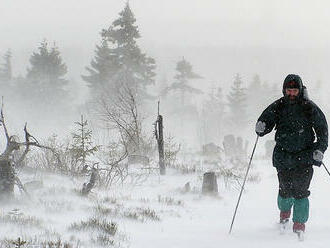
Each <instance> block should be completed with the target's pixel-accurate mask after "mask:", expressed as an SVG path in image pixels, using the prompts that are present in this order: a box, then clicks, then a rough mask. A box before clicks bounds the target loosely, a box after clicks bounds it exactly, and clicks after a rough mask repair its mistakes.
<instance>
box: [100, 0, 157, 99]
mask: <svg viewBox="0 0 330 248" xmlns="http://www.w3.org/2000/svg"><path fill="white" fill-rule="evenodd" d="M135 22H136V19H135V17H134V14H133V12H132V10H131V8H130V6H129V3H126V6H125V8H124V10H123V11H121V12H120V13H119V18H118V19H116V20H115V21H114V22H113V23H112V25H111V26H110V27H109V28H108V29H107V30H105V29H104V30H103V31H102V33H101V35H102V37H103V38H104V39H106V40H107V41H108V42H109V45H110V49H111V54H113V55H114V56H115V57H114V59H115V60H116V64H118V69H116V70H115V71H114V72H115V73H114V75H113V77H112V80H113V83H114V84H115V86H116V87H117V88H119V87H120V86H122V85H123V84H125V85H127V86H128V87H130V88H131V89H132V90H134V91H136V94H137V96H139V97H141V98H143V99H144V98H146V97H148V96H149V95H148V94H147V92H146V86H148V85H151V84H154V77H155V75H156V74H155V72H154V70H155V68H156V64H155V60H154V59H153V58H151V57H148V56H147V55H146V54H145V53H143V52H142V51H141V49H140V48H139V46H138V45H137V39H139V38H140V37H141V36H140V33H139V30H138V26H137V25H136V24H135Z"/></svg>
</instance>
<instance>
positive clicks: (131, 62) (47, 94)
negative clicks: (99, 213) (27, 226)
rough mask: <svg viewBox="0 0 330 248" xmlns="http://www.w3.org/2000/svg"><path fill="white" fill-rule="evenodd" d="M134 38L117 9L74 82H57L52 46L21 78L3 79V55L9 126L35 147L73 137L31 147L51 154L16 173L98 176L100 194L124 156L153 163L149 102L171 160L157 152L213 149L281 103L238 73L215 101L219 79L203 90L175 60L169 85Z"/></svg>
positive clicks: (129, 17) (193, 71)
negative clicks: (30, 127) (30, 132)
mask: <svg viewBox="0 0 330 248" xmlns="http://www.w3.org/2000/svg"><path fill="white" fill-rule="evenodd" d="M140 37H141V35H140V32H139V29H138V26H137V24H136V19H135V17H134V14H133V12H132V10H131V8H130V6H129V4H128V3H127V4H126V6H125V7H124V9H123V10H122V11H121V12H120V13H119V17H117V18H116V19H114V21H113V22H112V24H111V25H110V26H109V27H107V28H105V29H103V30H101V32H100V37H99V43H98V44H97V45H96V47H95V51H94V57H93V59H92V60H91V62H90V64H89V65H86V68H85V71H84V72H82V75H81V76H80V80H78V81H73V80H69V79H68V78H67V73H68V70H69V68H68V67H67V66H66V63H65V61H63V59H62V56H61V52H60V49H59V47H58V46H57V44H56V43H49V42H48V41H47V40H42V41H41V43H40V44H39V45H38V47H37V48H36V49H35V51H34V52H33V53H32V54H31V56H30V58H29V66H28V68H27V71H26V74H25V75H13V72H12V59H13V57H14V54H15V53H14V52H12V51H11V50H10V49H8V51H5V52H4V53H3V56H2V62H1V63H0V92H1V95H2V96H4V102H5V109H4V110H5V115H7V116H8V117H10V118H13V119H14V120H15V122H18V123H15V125H16V126H19V125H22V124H23V123H25V122H26V121H28V123H30V122H32V123H34V124H36V125H38V126H37V127H36V128H34V130H35V131H36V132H37V133H34V136H35V137H40V136H41V134H38V128H40V130H41V129H47V130H49V131H50V132H52V130H54V128H55V127H57V126H60V125H65V127H66V128H65V129H66V131H64V132H63V133H67V132H72V133H73V134H72V135H69V136H68V137H67V138H63V134H62V133H56V134H55V133H54V135H52V136H51V137H48V138H47V137H42V138H43V139H42V140H39V141H38V142H44V143H45V145H47V146H48V147H51V148H52V149H55V150H56V153H54V152H53V151H52V150H49V149H48V150H47V149H46V150H43V151H40V152H39V153H37V154H35V153H34V154H31V155H30V156H29V157H28V160H27V162H26V163H30V166H38V167H45V168H48V169H54V170H58V171H63V172H66V173H68V172H75V173H86V172H91V171H92V169H93V168H98V170H99V172H100V173H101V174H102V175H103V177H101V178H102V180H103V185H109V184H111V183H112V180H114V176H113V175H114V174H115V175H116V176H118V177H119V178H120V179H121V180H123V179H124V178H126V177H127V171H125V170H124V169H123V168H121V167H120V166H119V164H120V162H121V161H123V160H124V159H125V158H127V157H128V156H130V155H139V156H144V157H148V158H155V156H156V154H157V152H156V150H157V145H156V140H155V138H154V137H153V132H152V124H153V123H154V121H155V120H156V118H157V114H156V112H157V101H158V100H160V102H161V108H160V111H161V112H162V114H163V115H164V126H165V140H172V143H171V144H169V143H166V142H165V154H172V153H171V151H168V150H166V147H167V148H168V147H172V148H173V144H175V142H177V143H180V144H181V145H182V146H180V147H181V148H182V149H190V148H191V147H192V148H194V149H197V150H198V149H201V147H202V146H203V145H204V144H207V143H210V142H214V143H216V144H218V145H220V144H221V142H222V140H223V137H224V136H226V135H228V134H234V135H242V134H244V132H245V131H246V130H253V129H251V128H250V129H249V127H251V126H253V125H254V122H255V119H256V113H259V112H260V111H261V110H262V109H263V108H265V107H266V106H267V105H268V104H270V102H271V101H272V100H274V99H275V98H276V97H277V96H280V94H281V84H276V85H270V84H269V83H267V82H266V81H265V80H262V79H261V78H260V77H259V76H258V75H257V74H255V75H254V76H252V77H251V79H249V80H243V79H242V76H241V75H240V74H239V73H237V74H236V75H233V81H232V82H231V87H230V89H229V90H227V91H228V92H225V91H224V90H225V87H224V86H225V85H228V82H221V81H222V79H221V75H219V79H218V82H212V83H213V86H212V87H211V88H209V89H205V86H204V85H203V83H205V82H206V81H207V80H208V79H207V78H204V77H203V75H202V74H200V73H198V72H197V71H198V68H193V66H192V64H191V63H190V62H189V61H188V60H187V59H186V58H185V57H182V55H180V54H178V60H177V62H176V65H173V72H168V74H174V76H173V78H170V79H168V78H167V77H166V76H165V74H159V75H157V73H156V60H155V59H153V58H152V57H150V56H148V55H147V54H146V53H144V52H143V51H142V50H141V48H140V47H139V45H138V42H137V41H138V39H139V38H140ZM187 56H189V55H187ZM238 70H239V69H238ZM166 75H167V73H166ZM251 75H253V73H251ZM79 84H80V85H81V86H85V85H87V86H88V90H89V94H88V96H86V97H85V99H84V101H82V102H80V103H79V104H76V102H77V99H79V98H80V96H79V94H80V92H81V91H80V88H79ZM202 89H203V90H202ZM82 114H83V115H82ZM80 116H81V117H80ZM87 119H88V121H87ZM74 123H75V124H74ZM74 125H75V126H76V127H77V130H75V127H74ZM92 131H93V133H92ZM59 137H60V138H59ZM173 138H174V140H175V141H174V143H173ZM174 147H176V148H173V150H174V151H178V150H179V149H178V148H177V146H175V145H174ZM172 152H173V151H172ZM174 153H175V152H174ZM165 159H166V158H165ZM171 159H172V158H168V161H170V160H171Z"/></svg>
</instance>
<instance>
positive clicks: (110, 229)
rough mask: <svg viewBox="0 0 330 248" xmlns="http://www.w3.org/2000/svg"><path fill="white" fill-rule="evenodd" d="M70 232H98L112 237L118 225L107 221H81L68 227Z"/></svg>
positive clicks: (95, 219)
mask: <svg viewBox="0 0 330 248" xmlns="http://www.w3.org/2000/svg"><path fill="white" fill-rule="evenodd" d="M69 229H71V230H76V231H85V230H93V229H94V230H95V229H96V230H99V231H103V232H104V233H106V234H108V235H111V236H114V235H115V234H116V232H117V229H118V225H117V223H115V222H108V221H107V220H105V219H103V220H99V219H97V218H91V219H89V220H87V221H81V222H80V223H73V224H71V226H70V227H69Z"/></svg>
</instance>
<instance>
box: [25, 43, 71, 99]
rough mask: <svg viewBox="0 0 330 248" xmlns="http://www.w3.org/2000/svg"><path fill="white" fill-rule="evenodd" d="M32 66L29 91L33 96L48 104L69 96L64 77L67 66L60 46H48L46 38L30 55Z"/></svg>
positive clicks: (28, 80)
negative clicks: (59, 48) (36, 50)
mask: <svg viewBox="0 0 330 248" xmlns="http://www.w3.org/2000/svg"><path fill="white" fill-rule="evenodd" d="M30 64H31V66H30V68H29V69H28V72H27V77H26V78H27V86H28V89H27V90H28V92H29V93H30V94H31V96H32V97H33V98H38V99H42V100H43V102H44V103H46V104H55V103H59V102H62V101H63V100H64V99H65V98H66V97H67V92H66V91H65V90H64V86H66V85H67V83H68V81H67V80H66V79H65V78H64V76H65V75H66V73H67V67H66V65H65V63H63V61H62V58H61V55H60V52H59V50H58V48H57V47H56V46H55V45H54V46H53V47H52V48H48V43H47V42H46V41H45V40H44V41H43V42H42V43H41V45H40V46H39V47H38V52H34V53H33V54H32V56H31V57H30Z"/></svg>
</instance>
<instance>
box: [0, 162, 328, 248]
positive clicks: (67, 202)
mask: <svg viewBox="0 0 330 248" xmlns="http://www.w3.org/2000/svg"><path fill="white" fill-rule="evenodd" d="M325 164H329V163H327V161H325ZM251 173H259V174H260V181H258V182H250V181H248V182H247V184H246V187H245V191H244V194H243V196H242V199H241V203H240V206H239V209H238V213H237V216H236V220H235V223H234V227H233V231H232V234H231V235H229V234H228V231H229V227H230V223H231V219H232V216H233V212H234V208H235V205H236V201H237V198H238V194H239V188H238V187H237V185H236V186H235V185H232V187H226V186H225V184H224V183H223V181H222V179H221V178H218V185H219V196H218V197H212V196H202V195H201V194H200V193H199V192H200V190H201V185H202V181H201V174H197V173H194V174H188V175H181V174H178V172H176V171H174V170H168V173H167V175H166V176H163V177H159V175H157V173H152V174H151V175H150V176H149V178H148V180H147V181H145V182H143V183H142V184H140V185H124V186H116V187H112V188H111V189H110V190H107V191H104V190H98V189H94V191H93V194H92V195H90V196H89V197H87V198H84V197H81V196H79V195H78V194H77V192H76V191H74V190H75V189H79V188H80V187H81V184H82V182H83V180H78V179H72V178H71V179H70V178H69V177H64V176H58V175H54V174H43V173H37V174H35V173H33V174H31V173H25V172H22V173H21V174H20V177H21V180H22V182H27V181H29V180H32V179H42V180H43V182H44V186H43V187H40V188H38V189H35V190H34V191H33V192H31V199H30V200H27V199H25V200H23V199H24V197H22V196H20V194H19V193H18V192H16V195H17V201H15V202H14V203H7V204H4V205H2V206H1V211H0V214H1V216H5V215H8V213H9V212H10V211H12V210H13V209H18V210H16V211H17V212H19V213H21V214H23V215H24V216H33V217H35V218H36V219H37V220H39V221H40V223H39V224H36V225H32V226H24V225H15V224H10V223H4V222H3V219H2V220H1V225H0V235H1V239H4V238H11V239H17V238H18V237H22V238H23V239H24V238H25V239H29V237H30V238H33V237H38V239H39V240H40V239H42V238H45V239H46V238H47V237H48V240H49V239H54V240H56V237H58V236H61V239H62V240H63V241H68V242H71V243H73V244H77V243H78V244H80V246H81V247H93V246H96V244H92V243H90V240H91V239H92V238H93V237H94V238H95V237H96V236H97V233H96V232H95V231H92V230H83V231H79V232H74V231H72V230H70V229H69V227H70V225H71V224H72V223H74V222H75V223H79V222H80V221H86V220H88V219H89V218H91V217H93V216H95V207H96V206H98V205H99V206H102V207H104V208H106V207H108V208H112V209H117V212H116V214H111V215H105V218H106V219H107V220H109V221H110V220H113V221H115V222H116V223H118V232H117V234H116V236H115V238H114V240H115V241H116V243H115V244H116V245H117V246H120V247H132V248H147V247H159V248H176V247H178V248H200V247H206V248H213V247H214V248H215V247H217V248H218V247H226V248H231V247H267V248H272V247H274V248H278V247H281V248H285V247H308V248H311V247H313V248H315V247H324V248H325V247H328V241H329V233H330V223H329V222H328V220H329V219H330V210H329V209H330V208H329V207H330V200H329V198H328V197H327V196H328V194H329V190H330V177H329V176H328V174H326V171H325V170H324V168H318V167H315V170H314V178H313V180H312V183H311V187H310V189H311V192H312V193H311V196H310V219H309V221H308V223H307V225H306V235H305V241H304V242H299V241H298V240H297V237H296V235H295V234H293V233H292V232H291V229H290V230H288V232H286V233H285V234H284V235H280V233H279V230H278V226H277V222H278V215H279V213H278V210H277V206H276V196H277V178H276V172H275V169H274V168H273V167H272V165H271V162H270V161H268V160H256V161H254V163H253V167H252V170H251ZM188 181H189V182H190V183H191V186H192V192H189V193H182V192H181V189H182V188H183V185H184V184H185V183H186V182H188ZM107 199H108V200H107ZM109 199H110V200H109ZM111 199H112V200H111ZM137 209H149V210H152V211H154V213H155V215H157V216H158V217H159V218H160V221H157V220H152V219H151V218H148V217H146V218H144V219H143V218H142V216H140V217H141V218H142V219H141V218H140V217H139V218H140V219H139V220H132V219H130V218H125V217H123V213H124V212H126V213H127V212H137V211H138V210H137ZM103 217H104V216H103ZM290 225H291V227H292V223H290ZM95 235H96V236H95ZM12 247H13V246H12Z"/></svg>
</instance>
